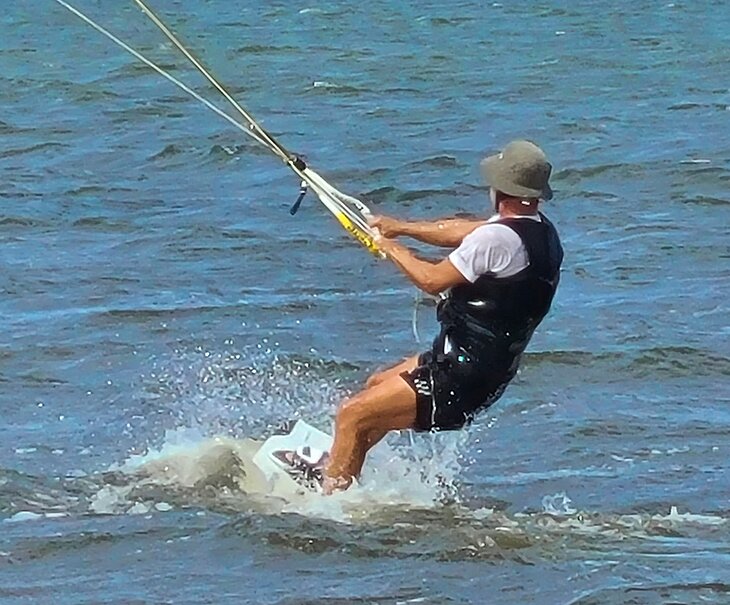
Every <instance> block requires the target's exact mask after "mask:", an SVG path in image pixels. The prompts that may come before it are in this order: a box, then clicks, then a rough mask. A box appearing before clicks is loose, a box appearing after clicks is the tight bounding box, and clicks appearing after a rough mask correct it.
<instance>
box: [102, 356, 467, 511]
mask: <svg viewBox="0 0 730 605" xmlns="http://www.w3.org/2000/svg"><path fill="white" fill-rule="evenodd" d="M265 344H267V343H265ZM356 369H357V368H355V367H353V366H350V365H347V364H343V363H339V362H334V361H324V360H321V359H306V358H302V357H286V356H280V355H275V354H273V353H270V351H269V352H264V353H258V354H253V355H251V354H248V355H245V354H243V353H238V352H223V353H213V352H210V351H205V350H202V349H195V350H193V351H184V352H180V355H179V357H178V358H177V359H176V361H175V362H172V363H170V362H166V363H157V364H154V365H153V367H152V368H151V371H150V372H149V374H148V375H146V376H145V377H144V383H145V384H144V385H143V395H142V397H141V398H140V399H141V402H140V403H141V405H143V406H145V407H150V408H154V409H156V410H160V409H166V410H167V412H168V413H167V414H166V421H165V423H164V424H162V425H157V426H155V425H153V426H149V425H144V424H143V422H144V421H145V416H143V415H140V418H139V420H140V421H142V422H140V423H139V424H137V425H136V426H133V427H130V432H134V434H137V435H144V434H145V433H148V434H149V433H151V434H150V435H149V437H148V442H147V444H144V445H142V446H141V447H140V446H137V447H136V448H135V449H134V450H133V451H131V452H129V454H128V455H127V457H126V458H125V459H124V460H123V461H122V462H121V463H120V464H116V465H114V466H113V467H112V468H110V469H109V470H110V473H111V476H112V477H113V478H114V481H115V482H116V483H114V484H112V485H105V486H104V487H103V488H102V489H101V490H99V492H98V493H97V494H96V495H95V497H94V498H93V501H92V503H91V506H90V508H91V510H92V511H93V512H97V513H112V514H118V513H135V512H152V511H154V510H159V508H158V507H157V505H158V504H160V501H157V500H155V498H158V499H159V498H162V501H161V502H162V503H163V504H164V505H168V504H170V503H173V505H175V504H178V505H184V506H190V505H196V504H197V505H201V506H204V507H206V508H212V509H216V510H218V509H221V508H222V509H225V510H227V511H228V510H230V511H239V512H240V511H246V510H251V509H252V508H254V509H256V510H259V511H268V512H280V511H286V512H296V513H300V514H305V515H310V516H318V517H326V518H333V519H337V520H341V521H348V520H352V519H355V518H361V517H362V516H364V515H367V514H368V511H370V510H372V509H374V508H377V507H382V506H390V505H395V504H398V505H405V506H407V507H421V508H430V507H435V506H440V505H442V503H443V502H444V501H453V500H454V498H455V495H456V493H457V490H456V487H455V486H456V483H457V478H458V475H459V470H460V463H459V461H460V454H459V450H460V443H461V442H462V441H463V440H464V439H465V438H466V437H465V435H464V434H462V433H449V434H443V435H439V436H433V435H418V436H415V437H414V436H413V435H411V434H410V433H408V432H407V433H404V434H402V435H399V434H393V435H391V436H390V437H389V438H388V439H386V440H384V442H382V443H381V444H379V445H378V446H377V447H376V448H374V450H373V451H372V452H371V453H370V455H369V457H368V461H367V463H366V469H365V472H364V473H363V476H362V479H361V482H360V483H359V484H357V485H356V486H354V487H353V488H351V489H350V490H348V491H347V492H345V493H342V494H336V495H335V496H333V497H323V496H320V495H318V494H312V493H308V492H305V491H303V490H301V489H300V490H294V491H292V490H291V489H290V490H288V491H287V490H284V489H282V488H280V487H276V488H274V487H272V486H271V485H269V484H268V482H267V481H266V479H265V478H264V477H263V475H262V474H261V472H260V470H259V469H258V467H256V465H254V464H253V462H252V458H253V455H254V453H255V452H256V450H257V448H258V446H259V445H260V443H261V440H263V439H265V438H266V437H267V436H269V435H271V434H272V433H273V432H275V430H276V429H277V428H278V427H280V426H281V425H282V423H283V422H286V421H290V420H295V419H298V418H304V419H306V420H307V421H308V422H310V423H311V424H313V425H315V426H317V427H318V428H321V429H322V430H324V431H326V432H331V415H332V413H333V411H334V409H335V408H336V405H337V403H338V402H339V401H340V400H341V399H342V398H343V397H344V396H346V394H347V390H346V389H345V387H344V386H343V385H344V384H345V383H348V384H352V383H353V382H354V380H353V378H354V375H355V371H356ZM170 424H173V426H170ZM156 433H158V434H161V435H162V437H159V436H158V435H157V434H156ZM267 500H268V503H267V502H266V501H267Z"/></svg>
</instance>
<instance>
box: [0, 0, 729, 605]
mask: <svg viewBox="0 0 730 605" xmlns="http://www.w3.org/2000/svg"><path fill="white" fill-rule="evenodd" d="M154 6H155V7H156V8H158V9H159V10H160V11H161V13H162V14H163V15H164V16H165V17H166V19H167V20H168V21H169V22H170V23H171V24H172V25H173V26H174V28H175V30H176V31H177V32H178V33H179V34H180V35H181V36H182V37H183V38H184V39H185V40H186V41H187V42H188V43H189V44H190V45H191V47H192V48H194V49H195V50H196V51H197V53H198V54H199V55H200V56H201V57H202V58H203V59H204V61H205V63H206V64H208V65H209V66H211V67H212V68H213V71H214V72H215V73H216V74H217V75H218V76H219V77H220V78H221V79H222V80H223V81H224V82H226V83H228V84H229V86H230V88H231V90H232V91H233V92H234V93H235V95H236V96H237V98H238V99H239V100H240V101H241V102H242V103H243V105H244V106H245V107H247V108H248V109H250V110H251V111H252V112H253V114H254V115H255V116H257V117H258V118H260V120H261V122H262V124H263V126H264V127H265V128H267V129H268V130H270V131H271V132H272V133H274V134H275V135H277V136H279V137H280V139H281V141H282V143H284V144H285V145H286V146H287V147H289V148H290V149H293V150H296V151H297V152H299V153H302V154H304V155H305V156H306V158H307V159H308V161H309V162H310V164H311V165H312V166H313V167H315V169H317V170H318V171H320V172H321V173H322V174H323V175H325V176H326V177H327V178H329V179H330V180H332V181H333V182H334V183H335V184H337V185H338V186H339V187H341V188H342V189H343V190H345V191H348V192H350V193H354V194H358V195H360V196H362V197H363V198H364V199H367V200H369V201H370V202H371V204H372V206H373V207H374V209H375V210H376V211H377V212H383V213H389V214H396V215H399V216H406V217H413V218H420V217H436V216H443V215H448V214H453V213H457V212H483V211H485V208H486V204H487V200H486V195H485V192H484V190H483V189H482V188H481V183H480V181H479V176H478V170H477V165H478V161H479V159H480V158H481V157H482V156H483V155H484V154H485V153H487V152H492V151H494V150H495V149H497V148H499V147H500V146H501V145H503V144H504V143H505V142H507V141H508V140H510V139H512V138H517V137H526V138H531V139H534V140H536V141H537V142H538V143H540V144H541V145H542V146H543V147H544V148H545V149H546V151H547V152H548V154H549V155H550V157H551V159H552V161H553V163H554V165H555V178H554V188H555V189H556V192H557V195H556V200H555V201H554V202H552V203H550V204H549V206H548V207H547V208H546V211H547V212H548V214H549V215H550V217H551V218H552V219H553V221H554V222H555V223H556V224H557V225H558V227H559V229H560V231H561V234H562V236H563V240H564V244H565V248H566V262H565V266H564V272H563V276H562V283H561V288H560V291H559V293H558V298H557V300H556V303H555V305H554V309H553V312H552V314H551V315H550V317H549V318H548V319H547V320H546V321H545V323H544V324H543V326H542V328H541V330H540V331H539V333H538V334H537V335H536V337H535V339H534V340H533V343H532V345H531V347H530V350H529V351H530V354H529V355H528V356H527V358H526V360H525V364H524V367H523V370H522V372H521V374H520V376H519V377H518V379H517V380H516V381H515V382H514V383H513V385H512V386H511V387H510V388H509V389H508V391H507V393H506V394H505V396H504V397H503V398H502V400H501V401H500V402H499V403H498V404H497V405H496V406H495V407H494V408H492V409H491V410H490V411H489V412H488V413H485V414H484V415H483V416H482V417H480V418H479V419H478V421H477V422H476V423H475V424H474V425H473V426H472V427H470V428H469V429H468V430H467V431H465V432H463V433H460V434H454V435H446V436H441V437H438V438H433V437H431V436H416V437H415V439H414V440H413V442H411V440H410V438H409V437H408V436H406V435H404V436H394V437H393V438H392V439H391V440H390V441H389V442H388V443H387V444H384V445H383V446H382V447H379V448H378V450H376V451H375V452H374V454H373V459H372V460H371V464H370V465H369V466H368V468H367V469H366V472H365V474H364V476H363V485H362V487H361V488H360V489H359V492H357V493H354V494H350V495H349V496H348V497H347V498H346V499H340V500H337V499H335V500H333V501H330V502H308V503H304V504H302V503H299V504H289V505H282V503H280V502H274V501H272V500H271V499H267V498H261V497H260V496H254V495H251V494H247V493H245V490H242V489H240V483H239V482H237V480H236V479H237V477H238V475H237V474H239V473H240V468H239V467H238V464H237V462H236V460H235V457H234V458H231V457H230V456H228V455H227V454H225V453H224V454H221V453H220V450H216V448H215V446H212V445H210V442H209V441H208V438H210V437H213V436H227V437H234V438H237V439H240V438H244V437H249V436H259V435H261V434H262V433H266V432H267V431H270V430H271V427H273V426H275V425H277V424H278V423H279V422H280V421H281V420H282V419H284V418H288V417H292V416H297V415H299V416H303V417H305V418H307V419H309V420H311V421H313V422H314V423H316V424H318V425H319V426H321V427H323V428H327V427H328V425H329V422H330V419H331V417H332V413H333V410H334V408H335V406H336V404H337V402H338V400H339V399H340V398H341V397H342V396H344V395H345V394H346V393H347V392H350V391H352V390H354V389H357V388H358V387H359V385H361V384H362V380H363V379H364V377H365V376H366V375H367V374H368V373H369V372H371V371H373V370H374V369H376V368H378V367H379V366H382V365H384V364H386V363H390V362H392V361H395V360H398V359H399V358H400V357H402V356H405V355H407V354H412V353H413V352H415V351H418V350H420V349H422V348H423V347H424V342H426V341H428V339H429V337H430V335H432V334H433V331H434V328H435V324H434V321H433V316H432V314H433V309H432V308H431V307H429V306H427V305H424V306H422V307H421V308H420V311H419V314H418V322H417V323H418V327H419V331H420V333H421V338H422V340H423V342H422V343H420V344H419V343H417V342H415V339H414V336H413V334H412V329H411V317H412V313H413V307H414V302H413V290H412V289H411V288H410V287H409V286H408V284H407V283H406V282H405V280H404V279H403V278H402V277H401V276H400V275H399V274H398V273H397V272H396V271H395V269H394V268H393V267H392V266H390V265H388V264H387V263H381V262H378V261H376V260H374V259H373V258H371V257H370V256H368V255H367V254H366V253H365V252H364V251H362V249H360V248H359V247H358V246H357V245H356V244H355V243H353V242H352V241H351V240H350V239H348V237H347V236H346V234H345V233H344V232H343V231H342V230H341V228H339V227H338V226H337V224H336V223H335V222H334V221H333V220H332V219H331V218H330V217H329V216H328V215H327V214H326V213H325V211H324V209H323V208H321V206H319V205H318V203H317V202H316V201H315V200H314V199H313V198H310V199H307V200H306V201H305V205H304V207H303V209H302V210H301V211H300V213H299V214H298V215H297V216H296V217H294V218H292V217H291V216H289V214H288V208H289V206H290V205H291V203H292V202H293V201H294V199H295V197H296V194H297V189H298V183H297V182H296V179H295V178H294V177H293V176H292V175H291V174H290V173H289V172H288V170H287V169H286V168H285V167H284V166H283V165H282V164H281V163H280V162H278V161H277V160H276V159H274V158H273V156H270V155H268V153H267V152H266V151H265V150H261V149H260V148H258V147H256V146H255V143H251V142H250V141H249V140H248V139H244V138H242V137H241V136H239V133H238V132H237V131H235V130H234V129H232V128H231V127H230V126H229V125H227V124H226V122H224V121H222V120H221V119H220V118H218V117H216V116H215V115H214V114H212V113H210V112H208V111H207V110H206V109H205V108H203V107H201V106H200V105H198V104H197V103H196V102H194V101H193V100H191V99H189V98H188V97H186V96H184V95H183V94H182V93H180V92H179V91H178V90H177V89H175V88H173V87H172V86H171V85H170V84H169V83H167V82H165V81H164V80H163V79H161V78H160V77H159V76H157V75H156V74H154V73H153V72H151V71H150V70H148V69H147V68H145V67H144V66H142V65H140V64H137V63H136V62H135V61H134V59H133V58H132V57H130V56H128V55H126V54H124V53H123V52H122V51H121V50H119V49H118V48H117V47H115V46H113V45H111V43H109V42H108V41H107V40H106V39H104V38H102V37H100V36H99V35H98V34H97V33H96V32H94V31H93V30H91V29H90V28H89V27H88V26H86V25H84V24H83V23H82V22H80V21H79V20H78V19H76V18H75V17H73V16H72V15H71V14H69V13H68V12H66V11H65V10H64V9H62V8H61V7H60V6H58V5H57V4H56V3H54V2H52V1H50V0H43V1H42V0H22V1H21V2H17V3H13V4H12V5H8V7H6V9H5V10H4V11H3V14H2V16H1V17H0V93H1V95H2V105H1V106H0V107H2V111H1V113H0V202H1V204H2V205H1V208H2V210H1V214H0V243H1V245H0V262H1V263H2V272H0V288H1V289H2V296H1V297H0V330H1V332H2V334H3V335H4V338H3V339H2V341H1V342H0V410H1V411H2V423H0V602H1V603H3V604H5V603H8V604H13V605H15V604H19V603H59V604H64V605H65V604H71V603H74V604H76V603H88V604H91V603H94V604H96V603H120V604H121V603H125V604H127V603H135V604H136V603H139V604H141V603H175V604H182V603H216V604H223V603H267V604H269V603H270V604H279V605H284V604H295V603H312V604H313V603H331V604H344V603H383V604H385V603H500V604H512V603H514V604H520V605H530V604H540V605H543V604H545V605H547V604H566V605H567V604H571V605H599V604H600V605H604V604H616V605H618V604H626V603H631V604H635V605H654V604H659V603H661V604H669V603H672V604H680V603H681V604H690V603H692V604H694V603H710V604H726V603H730V572H729V571H728V569H730V550H729V549H728V543H729V542H730V529H729V525H730V499H729V498H730V497H729V496H728V494H729V493H730V464H729V463H728V453H729V451H730V412H729V411H728V410H729V409H730V408H728V404H729V403H730V388H729V387H730V379H729V375H730V345H728V338H729V336H730V327H729V325H730V322H728V316H729V314H728V310H729V308H730V305H729V304H728V299H729V298H730V285H729V284H730V270H729V269H728V267H729V266H730V265H729V264H728V258H729V257H730V250H729V246H728V241H729V240H728V225H729V224H730V196H729V194H728V190H730V159H729V158H730V142H729V140H730V139H728V136H727V133H728V132H730V128H729V127H730V88H729V87H730V84H729V83H728V79H727V77H726V76H727V74H728V73H730V51H728V49H729V48H730V5H728V3H726V2H722V1H718V2H711V1H704V0H701V1H698V2H692V3H683V2H675V3H667V2H641V1H640V2H616V3H610V4H608V3H605V2H598V1H596V0H593V1H583V2H575V3H568V2H554V3H528V2H517V3H506V2H505V3H487V4H482V3H477V2H469V1H464V2H455V3H451V4H444V3H435V2H418V3H417V2H382V1H380V2H370V3H355V2H332V3H327V4H306V3H305V4H298V5H297V4H291V3H283V2H272V3H257V2H256V3H245V2H241V1H238V0H232V1H229V2H196V3H179V2H171V1H168V0H158V1H157V2H156V3H155V5H154ZM79 7H80V8H82V9H83V10H86V11H88V12H89V14H90V15H91V16H93V17H94V18H96V19H98V20H99V21H100V22H102V23H103V24H105V25H107V26H108V27H109V28H111V29H112V30H113V31H114V32H115V33H117V34H119V35H121V36H122V37H123V38H124V39H126V40H128V41H130V42H131V43H132V44H133V45H134V46H136V47H138V48H139V49H141V50H143V51H144V52H145V53H148V54H149V55H150V57H151V58H154V59H155V60H157V61H159V62H160V63H161V64H163V65H164V66H165V67H166V68H168V69H170V71H171V72H172V73H174V74H175V75H176V76H178V77H180V78H183V79H185V80H186V81H188V82H191V83H192V84H193V85H194V86H195V87H196V89H197V90H199V91H200V92H203V93H205V94H206V95H208V96H210V97H211V98H215V97H214V95H213V93H211V92H210V90H209V88H208V87H206V86H205V84H204V83H203V81H202V80H201V78H200V77H199V76H198V75H196V74H195V73H193V72H191V70H190V69H189V68H188V67H187V65H186V64H185V62H184V60H183V59H181V58H180V57H179V56H178V54H176V53H175V52H174V51H173V50H172V48H171V47H170V45H169V44H167V43H166V42H165V41H164V40H163V39H162V37H161V35H160V34H159V32H157V31H156V30H155V29H154V27H153V26H152V25H150V24H149V23H148V22H147V21H146V19H145V17H144V16H143V15H142V14H141V12H139V11H138V10H137V9H136V8H134V6H133V3H132V2H116V3H112V2H91V1H89V0H86V1H84V2H80V4H79ZM149 465H152V467H150V466H149ZM154 465H157V466H154ZM673 507H674V508H673Z"/></svg>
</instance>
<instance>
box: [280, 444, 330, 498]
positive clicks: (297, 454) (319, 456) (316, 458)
mask: <svg viewBox="0 0 730 605" xmlns="http://www.w3.org/2000/svg"><path fill="white" fill-rule="evenodd" d="M273 456H274V458H275V459H276V460H277V461H279V463H280V464H281V465H282V466H283V467H284V469H285V470H286V472H287V473H288V474H289V476H290V477H291V478H292V479H294V481H296V482H297V483H299V484H301V485H303V486H304V487H306V488H307V489H311V490H315V491H318V490H320V489H323V488H322V484H323V481H324V467H325V465H326V464H327V462H328V461H329V453H328V452H323V451H321V450H318V449H315V448H313V447H309V446H308V445H305V446H300V447H298V448H297V449H295V450H279V451H277V452H274V453H273Z"/></svg>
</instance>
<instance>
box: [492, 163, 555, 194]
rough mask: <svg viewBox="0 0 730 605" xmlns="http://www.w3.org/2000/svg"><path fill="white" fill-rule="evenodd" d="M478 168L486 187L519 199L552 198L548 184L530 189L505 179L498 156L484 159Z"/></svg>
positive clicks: (551, 191)
mask: <svg viewBox="0 0 730 605" xmlns="http://www.w3.org/2000/svg"><path fill="white" fill-rule="evenodd" d="M479 167H480V170H481V173H482V177H483V178H484V180H485V182H486V183H487V185H489V186H490V187H494V188H495V189H496V190H497V191H501V192H502V193H506V194H507V195H513V196H515V197H520V198H528V199H538V198H539V199H543V200H551V199H552V198H553V190H552V188H551V187H550V184H549V183H546V184H545V188H544V189H532V188H530V187H523V186H522V185H519V184H517V183H513V182H512V181H511V180H510V179H508V178H506V177H505V176H504V173H503V171H502V170H501V166H500V157H499V154H495V155H490V156H488V157H486V158H484V159H483V160H482V161H481V162H480V163H479Z"/></svg>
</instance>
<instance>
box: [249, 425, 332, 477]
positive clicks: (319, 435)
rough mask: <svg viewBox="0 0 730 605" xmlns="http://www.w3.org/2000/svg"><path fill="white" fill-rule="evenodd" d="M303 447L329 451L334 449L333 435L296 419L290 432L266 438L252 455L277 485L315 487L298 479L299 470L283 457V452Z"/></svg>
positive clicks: (260, 467)
mask: <svg viewBox="0 0 730 605" xmlns="http://www.w3.org/2000/svg"><path fill="white" fill-rule="evenodd" d="M302 448H310V449H311V450H317V451H321V452H329V451H330V449H331V448H332V436H331V435H328V434H327V433H325V432H323V431H320V430H319V429H318V428H316V427H313V426H312V425H310V424H308V423H306V422H305V421H304V420H297V421H296V423H295V424H294V426H293V427H292V429H291V431H290V432H289V433H287V434H285V435H274V436H273V437H269V438H268V439H267V440H266V441H264V442H263V444H261V447H260V448H259V449H258V451H257V452H256V454H255V455H254V457H253V463H254V464H255V465H256V466H257V467H258V468H259V469H260V470H261V472H262V473H263V475H264V476H265V477H266V479H267V480H268V481H270V482H271V483H272V485H274V486H283V485H285V484H290V485H291V486H295V485H296V486H303V487H306V488H307V489H311V490H316V489H317V486H316V485H314V484H312V482H308V481H306V480H302V479H301V478H298V477H297V473H296V470H295V469H294V468H293V467H292V466H290V465H288V464H287V463H286V462H285V461H284V460H282V456H281V453H282V452H295V451H297V449H300V450H301V449H302ZM277 454H278V455H277Z"/></svg>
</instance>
